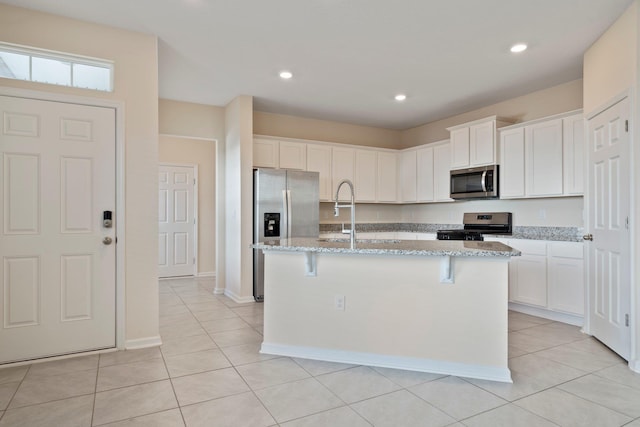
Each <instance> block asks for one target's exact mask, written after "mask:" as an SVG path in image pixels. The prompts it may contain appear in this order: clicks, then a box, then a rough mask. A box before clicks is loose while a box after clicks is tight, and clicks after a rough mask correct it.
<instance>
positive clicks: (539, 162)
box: [525, 119, 563, 197]
mask: <svg viewBox="0 0 640 427" xmlns="http://www.w3.org/2000/svg"><path fill="white" fill-rule="evenodd" d="M562 154H563V149H562V120H561V119H555V120H549V121H545V122H543V123H537V124H534V125H531V126H526V127H525V175H526V190H527V195H528V196H533V197H548V196H560V195H562V189H563V177H562V166H563V162H562Z"/></svg>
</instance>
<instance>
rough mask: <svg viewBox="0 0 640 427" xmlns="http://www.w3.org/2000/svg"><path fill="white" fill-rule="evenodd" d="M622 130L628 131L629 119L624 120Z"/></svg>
mask: <svg viewBox="0 0 640 427" xmlns="http://www.w3.org/2000/svg"><path fill="white" fill-rule="evenodd" d="M624 131H625V132H629V120H625V121H624Z"/></svg>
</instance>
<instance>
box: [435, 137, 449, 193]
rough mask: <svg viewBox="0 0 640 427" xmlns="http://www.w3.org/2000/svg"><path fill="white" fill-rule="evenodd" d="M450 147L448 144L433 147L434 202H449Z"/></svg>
mask: <svg viewBox="0 0 640 427" xmlns="http://www.w3.org/2000/svg"><path fill="white" fill-rule="evenodd" d="M450 171H451V148H450V147H449V144H444V145H438V146H436V147H433V179H434V199H435V201H436V202H451V201H453V199H452V198H451V190H450V185H451V184H450V182H451V178H450Z"/></svg>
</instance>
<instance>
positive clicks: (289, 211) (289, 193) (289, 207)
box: [287, 190, 293, 239]
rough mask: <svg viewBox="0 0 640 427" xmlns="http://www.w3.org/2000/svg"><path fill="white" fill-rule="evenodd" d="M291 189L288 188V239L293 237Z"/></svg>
mask: <svg viewBox="0 0 640 427" xmlns="http://www.w3.org/2000/svg"><path fill="white" fill-rule="evenodd" d="M292 223H293V221H291V190H287V239H290V238H291V226H292Z"/></svg>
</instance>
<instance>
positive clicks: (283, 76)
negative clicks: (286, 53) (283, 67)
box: [280, 71, 293, 80]
mask: <svg viewBox="0 0 640 427" xmlns="http://www.w3.org/2000/svg"><path fill="white" fill-rule="evenodd" d="M291 77H293V73H292V72H291V71H280V78H281V79H284V80H289V79H290V78H291Z"/></svg>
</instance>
